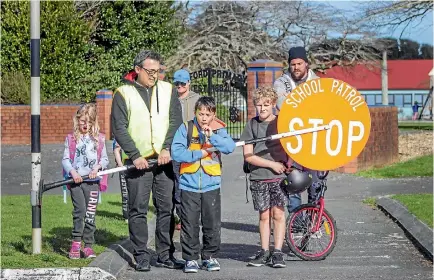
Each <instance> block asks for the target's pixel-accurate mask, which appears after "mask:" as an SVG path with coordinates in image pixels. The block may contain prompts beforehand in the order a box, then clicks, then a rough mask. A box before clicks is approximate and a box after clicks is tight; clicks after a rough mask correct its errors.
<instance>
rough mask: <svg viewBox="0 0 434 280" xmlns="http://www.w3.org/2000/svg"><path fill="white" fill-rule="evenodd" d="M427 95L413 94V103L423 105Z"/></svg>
mask: <svg viewBox="0 0 434 280" xmlns="http://www.w3.org/2000/svg"><path fill="white" fill-rule="evenodd" d="M427 96H428V95H427V94H415V95H414V101H417V103H419V105H422V104H425V100H426V98H427Z"/></svg>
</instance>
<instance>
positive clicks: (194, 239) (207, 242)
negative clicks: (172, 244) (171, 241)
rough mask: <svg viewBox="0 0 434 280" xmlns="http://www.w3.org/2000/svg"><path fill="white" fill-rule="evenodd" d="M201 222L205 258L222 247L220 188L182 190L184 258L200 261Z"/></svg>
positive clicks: (202, 255)
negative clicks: (193, 190) (197, 190)
mask: <svg viewBox="0 0 434 280" xmlns="http://www.w3.org/2000/svg"><path fill="white" fill-rule="evenodd" d="M200 224H202V233H203V239H202V244H203V248H202V254H201V257H202V260H206V259H209V258H211V257H214V256H215V255H216V254H217V253H218V252H219V250H220V242H221V240H220V236H221V197H220V189H217V190H213V191H209V192H205V193H195V192H190V191H184V190H181V247H182V258H183V259H184V260H186V261H191V260H198V259H199V253H200V240H199V225H200Z"/></svg>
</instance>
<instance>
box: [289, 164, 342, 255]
mask: <svg viewBox="0 0 434 280" xmlns="http://www.w3.org/2000/svg"><path fill="white" fill-rule="evenodd" d="M328 173H329V172H328V171H325V172H324V171H317V175H318V179H319V182H315V183H314V184H315V185H314V188H315V193H314V200H313V201H312V202H311V203H307V204H302V205H300V206H298V207H297V208H296V209H294V211H293V212H292V213H291V214H290V215H289V217H288V218H287V221H286V234H285V235H286V236H285V239H286V243H287V245H288V247H289V249H290V250H291V251H292V252H293V253H294V254H295V255H296V256H297V257H299V258H300V259H303V260H306V261H319V260H324V259H325V258H326V257H327V256H328V255H329V254H330V253H331V252H332V251H333V249H334V247H335V246H336V240H337V228H336V221H335V219H334V218H333V216H332V215H331V214H330V212H328V211H327V210H326V209H325V208H324V194H325V191H326V190H327V180H326V177H327V175H328ZM323 228H324V230H323ZM322 237H328V239H329V241H328V242H326V246H325V249H320V251H315V250H312V246H310V245H312V244H313V243H316V244H318V243H320V242H319V240H320V239H321V238H322ZM313 240H315V241H313Z"/></svg>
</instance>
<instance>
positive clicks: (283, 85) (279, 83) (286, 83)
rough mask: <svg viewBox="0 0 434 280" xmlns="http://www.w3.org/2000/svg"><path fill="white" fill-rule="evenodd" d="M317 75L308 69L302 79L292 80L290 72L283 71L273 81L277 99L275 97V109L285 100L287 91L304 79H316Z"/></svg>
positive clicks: (304, 80)
mask: <svg viewBox="0 0 434 280" xmlns="http://www.w3.org/2000/svg"><path fill="white" fill-rule="evenodd" d="M318 78H319V77H318V76H317V75H316V74H315V73H314V72H313V71H312V70H310V69H309V71H308V73H307V77H306V78H305V79H302V80H300V81H294V80H293V79H292V77H291V74H290V73H289V72H288V71H285V72H284V73H283V74H282V76H280V78H278V79H277V80H276V81H275V82H274V85H273V87H274V89H275V90H276V92H277V95H278V99H277V109H279V110H280V108H281V106H282V103H283V102H284V101H285V99H286V96H287V95H288V93H290V92H291V91H292V90H293V89H294V88H296V87H297V86H298V85H299V84H301V83H304V82H306V81H309V80H312V79H318Z"/></svg>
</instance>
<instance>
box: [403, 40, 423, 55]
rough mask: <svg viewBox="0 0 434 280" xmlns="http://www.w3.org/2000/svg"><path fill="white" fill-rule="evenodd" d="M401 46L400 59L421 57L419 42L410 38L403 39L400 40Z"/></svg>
mask: <svg viewBox="0 0 434 280" xmlns="http://www.w3.org/2000/svg"><path fill="white" fill-rule="evenodd" d="M399 47H400V52H399V53H400V56H399V58H400V59H419V58H420V56H419V43H418V42H415V41H412V40H409V39H401V40H399Z"/></svg>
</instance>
